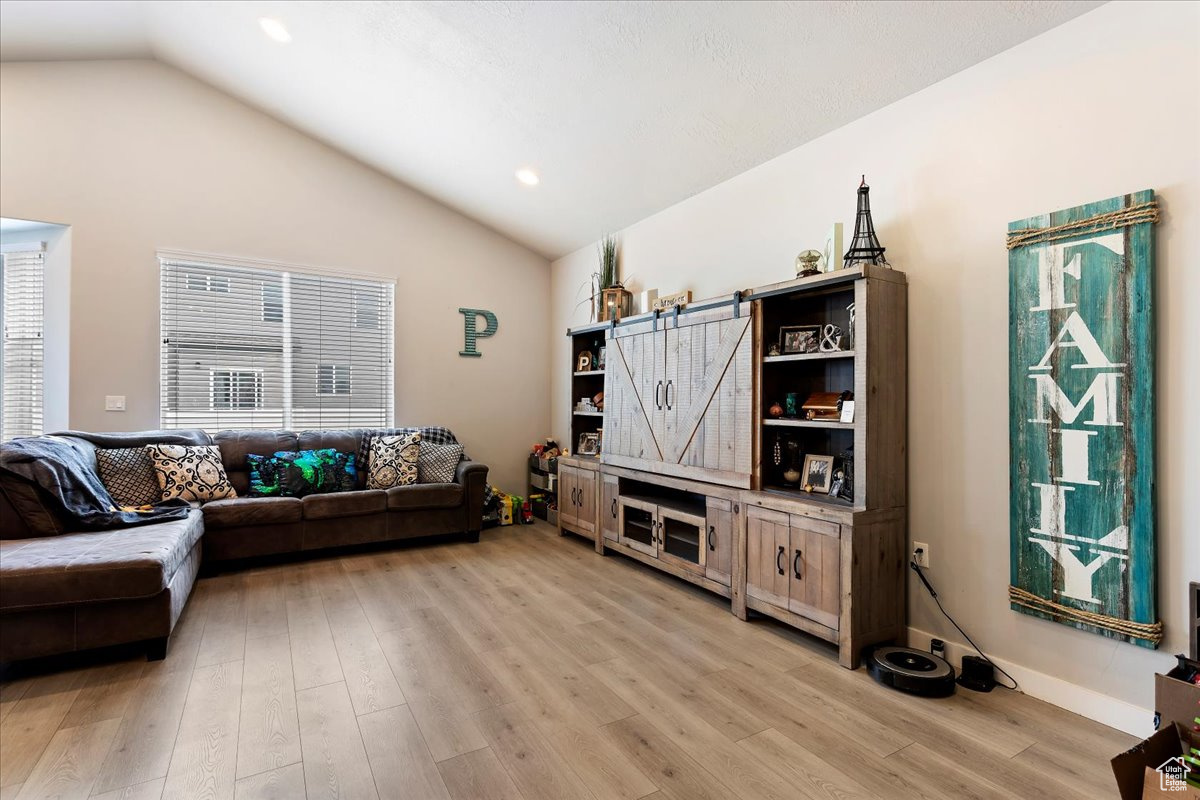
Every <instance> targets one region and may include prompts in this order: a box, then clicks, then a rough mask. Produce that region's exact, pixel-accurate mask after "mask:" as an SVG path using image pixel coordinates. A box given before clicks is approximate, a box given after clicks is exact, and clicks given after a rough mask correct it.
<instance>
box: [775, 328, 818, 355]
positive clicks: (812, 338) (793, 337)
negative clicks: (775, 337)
mask: <svg viewBox="0 0 1200 800" xmlns="http://www.w3.org/2000/svg"><path fill="white" fill-rule="evenodd" d="M820 345H821V326H820V325H785V326H783V327H782V328H780V329H779V350H780V352H782V353H783V355H785V356H786V355H791V354H793V353H815V352H817V351H818V350H819V349H820Z"/></svg>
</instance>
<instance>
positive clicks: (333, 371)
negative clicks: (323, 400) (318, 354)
mask: <svg viewBox="0 0 1200 800" xmlns="http://www.w3.org/2000/svg"><path fill="white" fill-rule="evenodd" d="M317 394H350V368H349V367H348V366H346V365H345V364H318V365H317Z"/></svg>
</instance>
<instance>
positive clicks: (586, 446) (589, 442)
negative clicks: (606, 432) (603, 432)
mask: <svg viewBox="0 0 1200 800" xmlns="http://www.w3.org/2000/svg"><path fill="white" fill-rule="evenodd" d="M575 452H576V454H577V455H581V456H598V455H600V434H598V433H581V434H579V447H577V448H576V449H575Z"/></svg>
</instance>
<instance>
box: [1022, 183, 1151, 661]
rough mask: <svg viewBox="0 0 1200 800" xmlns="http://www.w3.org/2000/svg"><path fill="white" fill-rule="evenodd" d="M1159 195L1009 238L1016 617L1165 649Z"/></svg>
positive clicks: (1036, 221)
mask: <svg viewBox="0 0 1200 800" xmlns="http://www.w3.org/2000/svg"><path fill="white" fill-rule="evenodd" d="M1157 219H1158V211H1157V206H1156V203H1155V201H1154V193H1153V192H1150V191H1144V192H1136V193H1134V194H1129V195H1124V196H1122V197H1114V198H1112V199H1109V200H1102V201H1100V202H1098V203H1089V204H1088V205H1084V206H1079V207H1077V208H1069V209H1066V210H1064V211H1056V212H1054V213H1053V214H1045V215H1042V216H1038V217H1032V218H1030V219H1024V220H1020V221H1018V222H1014V223H1012V224H1011V225H1010V226H1009V235H1008V247H1009V279H1010V284H1009V303H1010V306H1009V313H1010V317H1009V354H1010V357H1011V363H1010V371H1009V376H1010V378H1009V391H1010V412H1009V413H1010V417H1009V434H1010V439H1011V442H1012V445H1011V447H1012V451H1011V477H1012V496H1011V508H1010V522H1011V525H1012V529H1011V543H1012V562H1011V577H1010V586H1009V602H1010V604H1011V605H1012V608H1013V609H1014V610H1016V611H1020V612H1022V613H1025V614H1033V615H1035V616H1039V617H1043V618H1045V619H1050V620H1054V621H1055V622H1060V623H1062V624H1065V625H1072V626H1074V627H1076V628H1080V629H1082V630H1086V631H1092V632H1095V633H1098V634H1101V635H1103V636H1109V637H1112V638H1115V639H1122V640H1125V641H1128V642H1133V643H1135V644H1139V645H1142V646H1143V647H1157V646H1158V643H1159V641H1160V640H1161V638H1162V626H1161V623H1159V622H1158V609H1157V598H1156V588H1157V581H1156V578H1155V567H1156V556H1155V541H1154V502H1155V498H1154V477H1155V476H1154V404H1155V393H1154V314H1153V303H1154V292H1153V283H1154V234H1153V223H1154V222H1155V221H1157Z"/></svg>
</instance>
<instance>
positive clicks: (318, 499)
mask: <svg viewBox="0 0 1200 800" xmlns="http://www.w3.org/2000/svg"><path fill="white" fill-rule="evenodd" d="M300 504H301V506H302V507H303V508H304V518H305V519H331V518H333V517H360V516H363V515H364V514H382V513H383V512H384V511H387V506H388V498H387V493H386V492H384V491H383V490H382V489H364V490H362V491H358V492H331V493H329V494H310V495H307V496H306V497H303V498H301V500H300Z"/></svg>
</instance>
